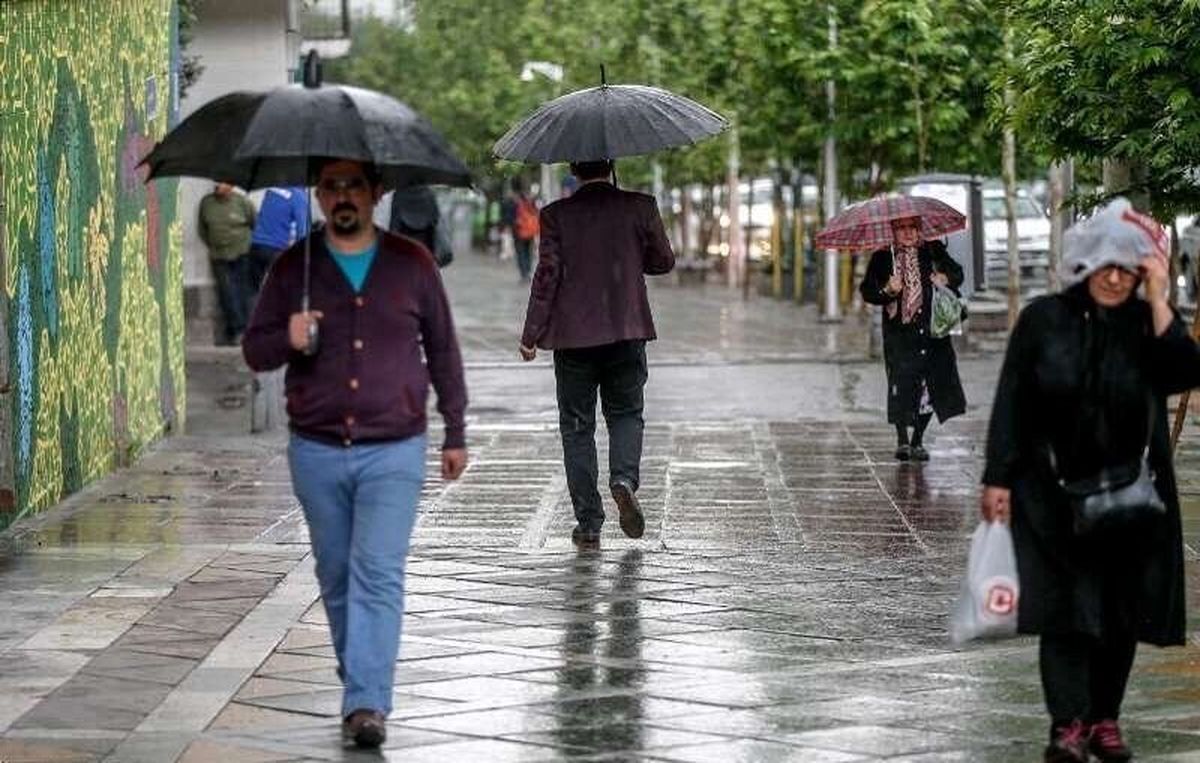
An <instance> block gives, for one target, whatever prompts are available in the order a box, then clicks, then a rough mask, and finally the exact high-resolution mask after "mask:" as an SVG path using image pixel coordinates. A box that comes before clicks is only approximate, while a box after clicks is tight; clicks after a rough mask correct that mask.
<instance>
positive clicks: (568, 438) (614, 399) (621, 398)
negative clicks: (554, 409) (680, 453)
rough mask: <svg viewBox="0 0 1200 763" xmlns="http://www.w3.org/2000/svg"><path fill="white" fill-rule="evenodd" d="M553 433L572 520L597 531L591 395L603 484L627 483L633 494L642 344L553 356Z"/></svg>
mask: <svg viewBox="0 0 1200 763" xmlns="http://www.w3.org/2000/svg"><path fill="white" fill-rule="evenodd" d="M554 379H555V383H556V386H557V389H558V427H559V432H560V433H561V434H562V445H563V462H564V465H565V466H566V472H567V488H568V489H569V490H570V492H571V505H572V506H574V508H575V520H576V521H577V522H578V523H579V525H580V526H581V527H583V528H584V529H585V530H595V531H599V530H600V526H601V525H602V524H603V523H604V508H603V504H602V503H601V500H600V492H599V490H598V489H597V487H596V482H597V480H598V479H599V474H598V466H597V464H596V390H597V389H599V391H600V407H601V410H603V412H604V421H605V423H606V424H607V425H608V473H609V484H612V482H614V481H617V480H622V481H625V482H628V483H629V485H630V486H631V487H632V488H633V489H634V490H637V488H638V483H639V479H640V475H641V461H642V429H643V426H644V424H643V421H642V399H643V398H642V390H643V388H644V387H645V386H646V343H645V342H644V341H640V340H638V341H628V342H616V343H614V344H606V345H601V346H599V347H585V348H580V349H569V350H555V351H554Z"/></svg>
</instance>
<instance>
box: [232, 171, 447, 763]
mask: <svg viewBox="0 0 1200 763" xmlns="http://www.w3.org/2000/svg"><path fill="white" fill-rule="evenodd" d="M380 192H381V188H380V185H379V177H378V174H377V173H376V171H375V169H374V168H373V167H370V166H364V165H363V164H361V163H359V162H350V161H331V162H328V163H326V164H325V166H324V167H323V168H322V169H321V173H320V178H319V181H318V185H317V199H318V201H319V202H320V204H321V210H322V211H323V212H324V213H325V219H326V220H327V221H328V222H327V224H326V226H325V227H324V228H323V229H321V230H318V231H316V232H314V233H312V234H311V235H312V241H311V247H312V262H311V309H310V310H308V311H303V310H302V309H301V294H302V290H303V282H304V267H305V266H304V244H303V241H301V242H300V243H298V244H296V245H295V246H293V247H292V248H291V249H289V250H288V251H286V252H284V253H283V254H282V255H281V256H280V257H279V258H278V259H277V260H276V261H275V263H274V264H273V265H272V266H271V270H270V272H269V274H268V276H267V280H266V282H265V283H264V284H263V289H262V293H261V295H260V296H259V299H258V304H257V306H256V307H255V310H254V316H253V317H252V318H251V321H250V327H249V328H248V329H246V333H245V335H244V337H243V340H242V349H243V353H244V355H245V358H246V362H247V364H249V366H250V368H252V369H254V370H255V371H269V370H272V369H275V368H278V367H280V366H282V365H284V364H285V363H286V364H287V367H288V369H287V377H286V383H285V384H286V391H287V410H288V418H289V420H290V424H289V426H290V428H291V439H290V441H289V443H288V464H289V466H290V468H291V475H292V486H293V489H294V490H295V492H296V497H297V498H298V499H299V500H300V505H301V506H302V507H303V509H304V517H305V519H306V520H307V522H308V529H309V535H310V537H311V540H312V548H313V555H314V556H315V557H316V563H317V565H316V566H317V579H318V581H319V582H320V586H321V598H322V600H323V602H324V605H325V612H326V614H328V616H329V628H330V631H331V633H332V636H333V647H334V652H335V653H336V655H337V660H338V675H339V676H340V677H341V679H342V682H343V684H344V685H345V691H344V694H343V699H342V717H343V719H344V720H343V731H344V733H345V735H346V736H347V737H349V738H352V739H353V740H354V742H355V743H356V744H357V745H358V746H360V747H378V746H379V745H380V744H382V743H383V741H384V739H385V737H386V735H387V731H386V726H385V725H384V722H385V720H386V717H387V714H388V713H389V712H391V709H392V684H393V672H394V668H395V663H396V653H397V651H398V648H399V641H400V618H401V616H402V615H403V612H404V564H405V557H406V556H407V553H408V542H409V538H410V536H411V535H412V530H413V525H414V523H415V521H416V512H417V502H418V499H419V498H420V493H421V485H422V482H423V481H424V477H425V450H426V435H425V429H426V421H425V401H426V397H427V396H428V392H429V385H430V382H431V381H432V383H433V387H434V389H435V390H437V398H438V401H437V402H438V406H437V407H438V411H439V412H440V413H441V415H442V418H443V419H444V421H445V425H446V427H445V429H446V434H445V440H444V442H443V445H442V469H441V471H442V478H443V479H447V480H453V479H457V478H458V477H459V475H461V474H462V472H463V470H464V469H465V468H466V464H467V451H466V445H465V434H464V425H463V413H464V410H465V408H466V405H467V394H466V386H465V385H464V383H463V368H462V357H461V355H460V354H459V349H458V341H457V339H456V338H455V335H454V323H453V321H452V320H451V317H450V305H449V302H448V300H447V299H446V293H445V290H444V289H443V288H442V282H441V278H440V276H439V275H438V269H437V265H435V264H434V261H433V256H432V255H431V254H430V253H429V251H428V250H426V249H425V247H424V246H422V245H421V244H419V243H417V242H416V241H414V240H412V239H409V238H404V237H402V236H393V235H391V234H388V233H385V232H383V231H380V230H377V229H376V228H375V227H374V225H372V223H371V218H372V213H373V211H374V208H375V204H376V203H377V202H378V201H379V196H380ZM312 324H318V325H319V327H320V332H319V334H320V342H319V345H320V347H319V349H318V350H317V351H316V352H310V351H309V350H310V348H309V342H308V336H309V330H310V326H311V325H312ZM422 354H423V355H424V357H422Z"/></svg>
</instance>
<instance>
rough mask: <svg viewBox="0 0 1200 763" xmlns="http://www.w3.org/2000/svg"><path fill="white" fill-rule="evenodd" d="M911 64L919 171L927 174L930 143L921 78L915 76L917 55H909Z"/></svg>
mask: <svg viewBox="0 0 1200 763" xmlns="http://www.w3.org/2000/svg"><path fill="white" fill-rule="evenodd" d="M909 63H911V64H912V70H913V72H914V76H913V78H912V90H913V112H914V114H915V115H916V119H917V170H918V171H919V172H922V173H923V172H925V155H926V153H927V150H928V149H927V146H928V143H929V136H928V135H927V134H926V130H925V104H924V103H923V100H922V98H921V80H920V77H918V76H915V75H916V72H917V71H918V69H917V57H916V55H914V54H912V53H910V54H909Z"/></svg>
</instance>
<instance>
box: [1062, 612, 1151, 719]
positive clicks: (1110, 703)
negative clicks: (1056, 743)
mask: <svg viewBox="0 0 1200 763" xmlns="http://www.w3.org/2000/svg"><path fill="white" fill-rule="evenodd" d="M1136 651H1137V637H1136V636H1134V635H1121V636H1114V637H1109V638H1106V639H1105V640H1104V641H1100V640H1097V639H1095V638H1092V637H1091V636H1084V635H1079V634H1072V635H1043V636H1042V638H1041V644H1040V652H1041V654H1040V657H1041V669H1042V690H1043V691H1044V692H1045V694H1046V709H1047V710H1049V711H1050V718H1051V719H1052V721H1053V723H1054V725H1056V726H1065V725H1068V724H1070V723H1071V721H1073V720H1075V719H1076V718H1078V719H1080V720H1083V721H1086V722H1089V723H1092V722H1096V721H1102V720H1108V719H1111V720H1116V719H1117V716H1119V715H1120V714H1121V700H1122V699H1124V697H1125V684H1126V682H1127V681H1128V680H1129V671H1130V669H1131V668H1132V667H1133V656H1134V653H1135V652H1136Z"/></svg>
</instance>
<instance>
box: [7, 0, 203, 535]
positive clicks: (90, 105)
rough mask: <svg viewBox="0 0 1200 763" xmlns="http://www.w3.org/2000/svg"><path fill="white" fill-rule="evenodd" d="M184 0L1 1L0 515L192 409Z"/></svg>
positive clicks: (104, 462) (31, 505)
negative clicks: (175, 176)
mask: <svg viewBox="0 0 1200 763" xmlns="http://www.w3.org/2000/svg"><path fill="white" fill-rule="evenodd" d="M176 26H177V17H176V8H175V5H174V0H70V2H64V1H62V0H2V1H0V184H2V186H3V187H2V188H0V199H3V202H4V203H3V206H2V208H0V242H2V243H0V291H2V292H3V298H0V334H2V335H3V337H4V340H3V341H0V349H3V350H4V353H5V356H6V357H5V362H3V363H0V407H3V408H4V413H3V415H0V483H6V484H0V527H4V526H6V525H7V524H8V523H10V522H11V521H12V520H13V519H15V518H17V517H18V516H20V515H22V514H25V513H29V512H34V511H38V510H40V509H42V508H45V507H47V506H49V505H51V504H53V503H55V502H56V501H58V500H59V499H60V498H61V497H62V496H63V495H65V494H66V493H69V492H71V491H73V490H76V489H78V488H79V487H81V486H82V485H83V484H85V483H87V482H89V481H90V480H92V479H95V478H96V477H98V476H100V475H103V474H105V473H106V472H108V471H109V470H111V469H112V468H113V467H114V466H117V465H120V464H122V463H126V462H127V461H128V460H130V459H132V458H134V457H136V455H137V454H138V452H139V451H140V450H141V449H142V448H144V447H145V446H146V444H147V443H149V442H151V441H153V440H155V439H156V438H158V437H160V436H161V435H162V434H163V433H164V432H166V431H169V430H170V429H171V428H172V427H173V426H175V425H177V424H179V423H181V422H182V419H183V416H184V410H185V406H184V360H183V300H182V293H183V283H182V273H183V263H182V258H181V246H180V234H181V230H180V226H179V221H178V219H177V216H176V206H177V199H178V191H177V183H176V182H175V181H173V180H167V181H158V182H156V183H153V184H150V185H145V184H144V183H143V177H144V174H143V172H142V171H141V170H139V169H138V167H137V164H138V160H139V159H140V158H141V157H142V156H143V155H145V153H146V152H147V151H149V149H150V148H151V147H152V146H153V144H154V141H155V140H157V139H158V138H160V137H161V136H162V135H163V134H164V133H165V132H166V130H167V128H168V126H169V125H170V124H171V123H172V121H173V119H174V118H175V117H176V116H177V113H176V106H177V101H176V99H175V98H174V92H175V91H174V87H173V84H174V82H175V81H176V76H177V67H176V62H177V60H178V57H177V50H176V35H175V30H176Z"/></svg>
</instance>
